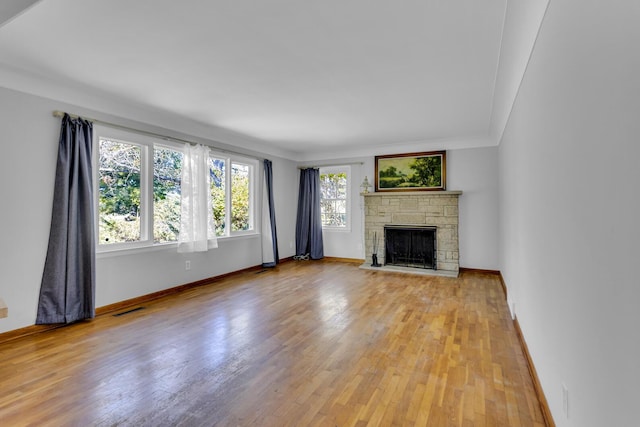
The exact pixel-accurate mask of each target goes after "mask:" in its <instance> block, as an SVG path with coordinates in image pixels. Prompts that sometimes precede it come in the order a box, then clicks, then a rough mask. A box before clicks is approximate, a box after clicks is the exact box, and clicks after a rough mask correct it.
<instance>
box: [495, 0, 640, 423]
mask: <svg viewBox="0 0 640 427" xmlns="http://www.w3.org/2000/svg"><path fill="white" fill-rule="evenodd" d="M638 22H640V4H639V3H638V2H631V1H623V0H613V1H607V2H598V1H584V0H563V1H555V2H554V1H552V2H550V4H549V8H548V10H547V13H546V17H545V21H544V22H543V25H542V28H541V31H540V34H539V37H538V41H537V44H536V47H535V49H534V52H533V55H532V57H531V61H530V64H529V67H528V69H527V72H526V74H525V78H524V81H523V84H522V86H521V88H520V92H519V95H518V98H517V100H516V103H515V107H514V110H513V112H512V115H511V118H510V120H509V122H508V125H507V128H506V131H505V134H504V137H503V140H502V142H501V145H500V148H499V151H500V154H499V162H500V204H501V207H500V217H501V221H500V269H501V271H502V273H503V275H504V278H505V281H506V284H507V287H508V291H509V298H510V300H512V302H513V303H515V313H516V316H517V318H518V320H519V322H520V325H521V327H522V330H523V333H524V336H525V339H526V341H527V344H528V346H529V349H530V351H531V355H532V358H533V361H534V363H535V366H536V369H537V372H538V375H539V377H540V380H541V383H542V386H543V388H544V391H545V395H546V397H547V400H548V402H549V405H550V408H551V411H552V413H553V417H554V419H555V421H556V424H557V425H558V426H576V427H589V426H594V427H596V426H632V425H638V415H637V413H638V410H637V404H638V396H639V395H640V394H639V391H638V384H640V364H639V363H638V360H640V339H638V336H639V334H638V325H640V310H638V301H640V285H639V283H640V282H639V281H638V276H637V270H636V263H637V262H638V255H640V250H639V249H638V247H639V246H638V242H640V196H639V194H640V192H639V190H638V185H639V184H640V167H638V158H640V143H639V141H640V140H639V138H640V54H639V50H638V46H640V25H638ZM563 383H564V384H566V386H567V388H568V391H569V414H568V418H567V417H565V415H564V413H563V405H562V394H561V389H562V384H563Z"/></svg>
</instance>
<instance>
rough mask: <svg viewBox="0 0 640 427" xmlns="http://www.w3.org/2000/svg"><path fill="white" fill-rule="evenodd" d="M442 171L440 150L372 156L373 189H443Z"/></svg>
mask: <svg viewBox="0 0 640 427" xmlns="http://www.w3.org/2000/svg"><path fill="white" fill-rule="evenodd" d="M446 172H447V152H446V151H444V150H442V151H429V152H423V153H406V154H392V155H385V156H376V157H375V191H377V192H386V191H444V190H446V188H447V186H446V178H447V175H446Z"/></svg>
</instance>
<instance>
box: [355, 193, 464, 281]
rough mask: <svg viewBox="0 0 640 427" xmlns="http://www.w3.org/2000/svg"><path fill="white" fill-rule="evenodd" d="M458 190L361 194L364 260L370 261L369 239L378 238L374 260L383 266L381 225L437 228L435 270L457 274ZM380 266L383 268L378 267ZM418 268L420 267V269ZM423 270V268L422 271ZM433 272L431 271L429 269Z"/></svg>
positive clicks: (382, 226) (382, 233)
mask: <svg viewBox="0 0 640 427" xmlns="http://www.w3.org/2000/svg"><path fill="white" fill-rule="evenodd" d="M461 194H462V191H377V192H374V193H362V196H363V197H364V207H365V212H364V214H365V239H364V242H365V263H364V264H363V267H365V266H368V265H370V264H371V263H372V257H371V255H372V252H373V240H374V236H376V238H377V240H378V253H377V256H378V261H379V262H380V263H381V264H382V265H383V266H384V264H385V260H384V227H385V225H407V226H410V225H420V226H434V227H436V228H437V242H438V248H437V269H436V270H435V271H437V272H439V273H440V274H441V273H447V272H448V273H451V274H452V275H455V276H457V274H458V270H459V268H460V264H459V256H460V253H459V246H458V222H459V219H458V198H459V196H460V195H461ZM382 269H385V268H384V267H382ZM421 270H422V269H421ZM423 271H424V270H423ZM431 271H434V270H431Z"/></svg>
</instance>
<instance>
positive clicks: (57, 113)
mask: <svg viewBox="0 0 640 427" xmlns="http://www.w3.org/2000/svg"><path fill="white" fill-rule="evenodd" d="M65 114H69V113H65V112H64V111H59V110H54V111H53V117H60V118H62V117H64V115H65ZM69 117H71V118H72V119H78V118H82V119H83V120H86V121H89V122H92V123H98V124H101V125H105V126H110V127H114V128H118V129H122V130H127V131H130V132H135V133H139V134H142V135H147V136H153V137H155V138H160V139H164V140H165V141H173V142H183V143H185V144H196V143H195V142H193V141H189V140H186V139H182V138H176V137H173V136H167V135H163V134H161V133H156V132H150V131H147V130H142V129H136V128H132V127H129V126H124V125H119V124H116V123H111V122H105V121H104V120H99V119H92V118H90V117H84V116H78V115H75V114H69ZM208 146H209V147H211V148H214V149H216V150H218V151H222V152H223V153H230V154H237V155H239V156H247V157H253V158H254V159H256V160H264V159H263V158H260V157H256V156H252V155H250V154H244V153H238V152H237V151H232V150H227V149H226V148H219V147H216V146H214V145H208Z"/></svg>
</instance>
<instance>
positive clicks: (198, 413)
mask: <svg viewBox="0 0 640 427" xmlns="http://www.w3.org/2000/svg"><path fill="white" fill-rule="evenodd" d="M131 308H135V307H131ZM122 311H127V310H125V309H124V308H123V310H122ZM0 390H2V393H1V394H0V424H1V425H7V426H27V425H38V426H40V425H92V426H112V425H124V426H128V425H136V426H176V425H184V426H192V425H220V426H250V425H259V426H283V425H292V426H299V425H317V426H341V427H342V426H363V425H370V426H374V425H379V426H396V425H397V426H410V425H428V426H484V425H486V426H542V425H544V419H543V417H542V413H541V411H540V405H539V402H538V400H537V397H536V395H535V391H534V388H533V383H532V380H531V377H530V373H529V370H528V366H527V363H526V360H525V359H524V357H523V354H522V350H521V347H520V346H519V342H518V337H517V335H516V332H515V329H514V327H513V324H512V323H511V320H510V315H509V311H508V308H507V306H506V302H505V301H504V295H503V293H502V289H501V284H500V280H499V276H498V275H495V274H487V273H483V272H477V271H465V272H463V273H462V274H461V275H460V277H459V278H458V279H452V278H443V277H428V276H410V275H402V274H398V273H384V272H375V271H366V270H360V269H358V266H357V265H355V264H352V263H344V262H336V261H335V260H327V261H320V262H289V263H285V264H283V265H281V266H279V267H277V268H275V269H270V270H267V271H265V272H261V274H255V272H253V271H247V272H243V273H241V274H237V275H232V276H228V277H225V278H223V279H220V280H216V281H215V283H212V284H210V285H200V286H198V287H193V288H188V289H185V290H184V291H182V292H180V293H176V294H172V295H167V296H164V297H162V298H158V299H155V300H153V301H146V302H145V303H144V306H143V308H142V309H140V310H137V311H134V312H131V313H128V314H125V315H122V316H119V317H114V316H112V315H107V314H104V315H101V316H99V317H98V318H96V319H94V320H92V321H88V322H79V323H77V324H73V325H70V326H67V327H64V328H58V329H54V330H50V331H47V332H43V333H40V334H36V335H31V336H26V337H21V338H16V339H14V340H11V341H8V342H5V343H0Z"/></svg>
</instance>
